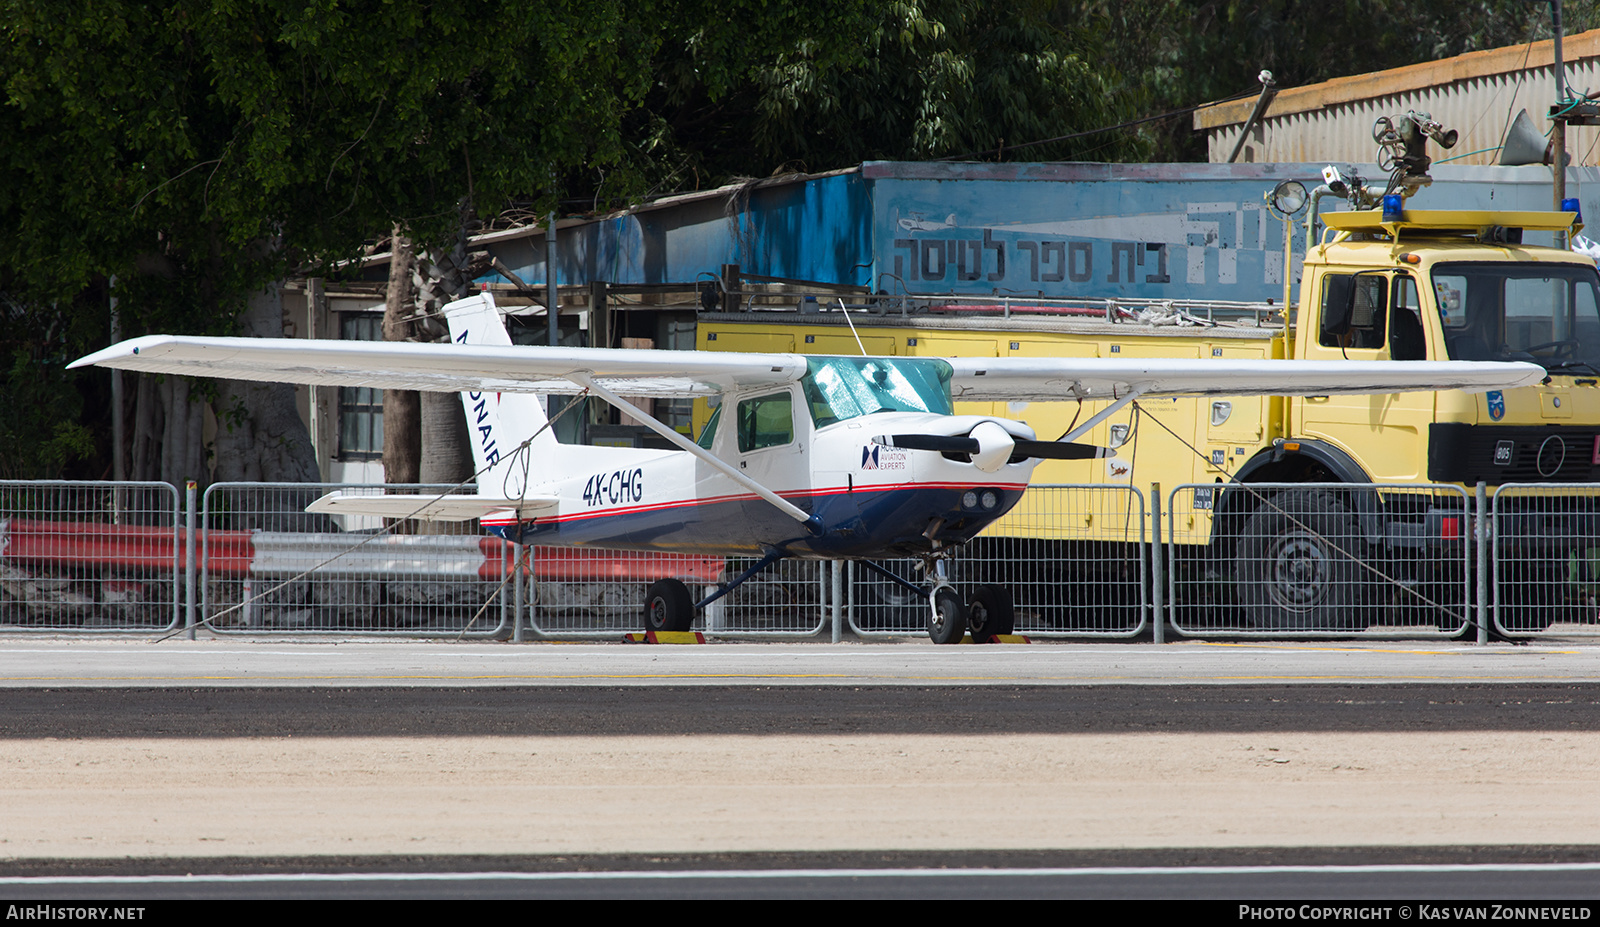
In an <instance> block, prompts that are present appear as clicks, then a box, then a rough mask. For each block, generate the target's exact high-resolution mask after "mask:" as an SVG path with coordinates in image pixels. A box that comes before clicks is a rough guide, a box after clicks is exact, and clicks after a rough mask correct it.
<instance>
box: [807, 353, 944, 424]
mask: <svg viewBox="0 0 1600 927" xmlns="http://www.w3.org/2000/svg"><path fill="white" fill-rule="evenodd" d="M806 367H807V370H806V377H805V379H804V380H803V381H801V382H802V384H803V385H804V387H805V391H806V402H807V404H808V405H810V406H811V418H812V420H813V421H814V422H816V425H817V427H818V428H821V427H822V426H823V425H832V424H833V423H834V422H842V421H844V420H845V419H847V418H856V417H858V416H862V415H871V414H872V413H874V412H937V413H939V414H941V415H951V414H954V412H955V406H954V404H953V403H952V402H951V400H950V377H951V376H952V375H954V373H955V371H953V370H951V369H950V365H949V364H947V363H945V362H944V361H942V360H938V359H936V358H931V357H930V358H921V357H918V358H910V357H899V358H890V357H808V358H806Z"/></svg>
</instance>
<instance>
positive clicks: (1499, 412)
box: [1483, 389, 1506, 422]
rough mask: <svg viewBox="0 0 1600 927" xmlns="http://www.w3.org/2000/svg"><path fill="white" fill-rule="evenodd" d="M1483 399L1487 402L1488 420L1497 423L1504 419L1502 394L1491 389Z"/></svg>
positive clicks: (1504, 400)
mask: <svg viewBox="0 0 1600 927" xmlns="http://www.w3.org/2000/svg"><path fill="white" fill-rule="evenodd" d="M1483 398H1484V399H1486V400H1488V401H1489V417H1490V418H1492V419H1494V420H1495V421H1497V422H1498V421H1500V420H1501V419H1503V418H1505V417H1506V397H1505V394H1504V393H1502V392H1500V391H1499V390H1497V389H1492V390H1490V391H1489V392H1487V393H1484V394H1483Z"/></svg>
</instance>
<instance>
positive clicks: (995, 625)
mask: <svg viewBox="0 0 1600 927" xmlns="http://www.w3.org/2000/svg"><path fill="white" fill-rule="evenodd" d="M1016 623H1017V617H1016V610H1015V609H1013V608H1012V606H1011V593H1010V592H1009V591H1007V590H1006V588H1005V587H1004V586H979V587H978V588H977V589H975V590H973V593H972V601H971V603H970V604H968V605H967V627H969V628H971V629H972V639H973V640H974V641H986V640H988V639H989V638H991V637H994V636H995V635H996V634H1010V633H1011V632H1012V631H1013V630H1015V628H1016Z"/></svg>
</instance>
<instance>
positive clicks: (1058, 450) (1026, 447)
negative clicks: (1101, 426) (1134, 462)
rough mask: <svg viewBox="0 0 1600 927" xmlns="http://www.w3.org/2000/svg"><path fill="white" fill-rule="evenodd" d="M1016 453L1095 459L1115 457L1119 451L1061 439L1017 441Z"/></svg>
mask: <svg viewBox="0 0 1600 927" xmlns="http://www.w3.org/2000/svg"><path fill="white" fill-rule="evenodd" d="M1016 453H1018V454H1023V455H1025V456H1028V457H1037V458H1039V459H1040V460H1093V459H1095V458H1097V457H1115V456H1117V451H1116V449H1115V448H1110V447H1096V446H1095V445H1093V444H1063V443H1062V442H1060V441H1021V440H1019V441H1018V442H1017V450H1016Z"/></svg>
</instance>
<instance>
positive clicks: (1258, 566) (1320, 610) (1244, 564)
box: [1234, 490, 1370, 631]
mask: <svg viewBox="0 0 1600 927" xmlns="http://www.w3.org/2000/svg"><path fill="white" fill-rule="evenodd" d="M1365 556H1366V543H1365V541H1364V540H1363V539H1362V536H1361V533H1360V525H1359V523H1358V522H1357V520H1356V516H1355V514H1354V513H1352V512H1351V511H1350V510H1349V509H1348V508H1347V507H1346V506H1345V504H1344V502H1343V501H1341V500H1340V499H1339V497H1338V496H1336V495H1335V494H1333V493H1330V492H1321V491H1316V490H1286V491H1284V492H1281V493H1278V494H1277V495H1276V496H1273V497H1272V498H1271V499H1269V500H1268V501H1267V502H1266V503H1265V504H1263V505H1262V506H1261V508H1259V509H1257V510H1256V512H1255V513H1254V514H1253V515H1251V516H1250V517H1249V519H1247V520H1246V521H1245V524H1244V532H1243V536H1242V537H1241V538H1240V541H1239V550H1238V556H1237V559H1236V560H1235V561H1234V590H1235V592H1236V594H1237V595H1238V598H1239V604H1240V605H1242V606H1244V610H1245V614H1246V615H1247V616H1248V619H1249V621H1250V624H1251V626H1253V627H1255V628H1258V629H1261V630H1271V631H1359V630H1364V629H1365V628H1366V626H1367V624H1368V620H1367V618H1368V611H1369V603H1368V598H1369V590H1368V587H1369V586H1370V582H1369V581H1368V579H1367V572H1366V569H1365V568H1364V567H1363V566H1362V565H1361V562H1360V560H1361V558H1364V557H1365Z"/></svg>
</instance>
